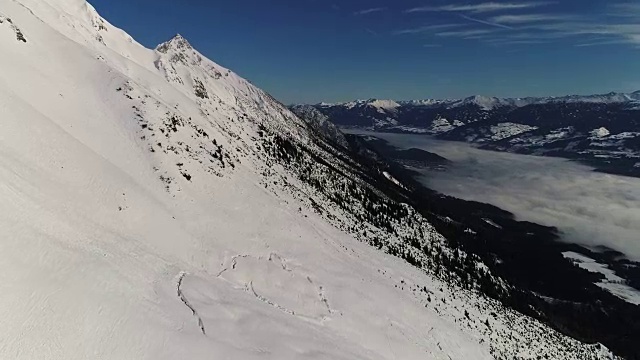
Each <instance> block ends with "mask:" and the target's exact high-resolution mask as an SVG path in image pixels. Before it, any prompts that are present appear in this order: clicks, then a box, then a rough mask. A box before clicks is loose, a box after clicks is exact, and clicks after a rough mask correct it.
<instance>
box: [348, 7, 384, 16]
mask: <svg viewBox="0 0 640 360" xmlns="http://www.w3.org/2000/svg"><path fill="white" fill-rule="evenodd" d="M386 10H387V8H386V7H377V8H369V9H363V10H360V11H356V12H354V13H353V14H354V15H368V14H373V13H377V12H382V11H386Z"/></svg>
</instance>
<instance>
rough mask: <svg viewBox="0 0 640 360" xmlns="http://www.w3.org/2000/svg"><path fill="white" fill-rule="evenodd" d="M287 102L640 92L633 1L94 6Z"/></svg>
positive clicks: (151, 39)
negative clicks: (187, 47)
mask: <svg viewBox="0 0 640 360" xmlns="http://www.w3.org/2000/svg"><path fill="white" fill-rule="evenodd" d="M90 2H91V3H92V4H93V5H94V6H95V7H96V8H97V9H98V11H99V12H100V13H101V14H102V15H103V16H104V17H105V18H107V20H109V21H110V22H111V23H113V24H114V25H116V26H118V27H121V28H123V29H124V30H126V31H127V32H128V33H129V34H131V35H132V36H133V37H134V38H136V39H137V40H138V41H140V42H141V43H143V44H144V45H146V46H148V47H155V46H156V45H157V44H158V43H161V42H163V41H166V40H168V39H169V38H171V37H172V36H173V35H175V34H176V33H180V34H182V35H183V36H184V37H186V38H187V39H188V40H189V41H190V42H191V43H192V45H194V47H196V48H197V49H198V50H199V51H200V52H202V53H203V54H205V55H206V56H207V57H209V58H211V59H212V60H214V61H215V62H218V63H220V64H221V65H223V66H226V67H229V68H231V69H232V70H234V71H235V72H237V73H239V74H240V75H242V76H244V77H246V78H247V79H249V80H251V81H252V82H253V83H254V84H256V85H258V86H260V87H262V88H264V89H265V90H267V91H269V92H270V93H272V94H273V95H274V96H275V97H277V98H278V99H280V100H281V101H283V102H285V103H294V102H296V103H298V102H307V103H315V102H320V101H347V100H353V99H361V98H390V99H422V98H458V97H465V96H469V95H474V94H482V95H488V96H513V97H521V96H539V95H566V94H590V93H602V92H609V91H635V90H640V1H637V0H635V1H631V0H557V1H518V0H513V1H499V0H496V1H474V0H467V1H465V0H461V1H445V0H441V1H438V0H422V1H420V0H404V1H400V0H342V1H337V0H329V1H327V0H269V1H267V0H182V1H176V0H129V1H125V0H90Z"/></svg>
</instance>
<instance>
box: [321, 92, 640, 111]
mask: <svg viewBox="0 0 640 360" xmlns="http://www.w3.org/2000/svg"><path fill="white" fill-rule="evenodd" d="M639 101H640V90H639V91H636V92H632V93H617V92H610V93H608V94H598V95H568V96H547V97H524V98H499V97H495V96H482V95H474V96H470V97H467V98H464V99H421V100H402V101H397V102H396V101H394V100H380V99H369V100H356V101H351V102H345V103H319V104H316V106H317V107H320V108H331V107H336V106H340V107H345V108H355V107H372V108H380V109H395V108H398V107H400V106H429V107H443V106H444V107H449V108H455V107H461V106H466V105H476V106H478V107H480V108H481V109H483V110H493V109H496V108H500V107H505V106H509V107H522V106H527V105H534V104H548V103H598V104H613V103H636V102H639Z"/></svg>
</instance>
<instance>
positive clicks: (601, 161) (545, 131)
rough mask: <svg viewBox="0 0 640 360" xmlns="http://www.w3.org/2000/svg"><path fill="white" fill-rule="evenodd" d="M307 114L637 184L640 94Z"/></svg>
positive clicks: (327, 108) (355, 107)
mask: <svg viewBox="0 0 640 360" xmlns="http://www.w3.org/2000/svg"><path fill="white" fill-rule="evenodd" d="M311 106H312V107H313V108H314V109H316V110H317V111H319V112H320V113H322V114H323V115H325V116H326V117H327V118H328V120H330V121H331V122H333V123H335V124H336V125H338V126H340V127H357V128H366V129H369V130H374V131H381V132H400V133H411V134H429V135H434V136H437V137H439V138H441V139H445V140H454V141H465V142H471V143H476V144H478V145H479V146H482V147H483V148H487V149H492V150H499V151H509V152H515V153H523V154H533V155H544V156H558V157H564V158H569V159H575V160H580V161H583V162H586V163H589V164H591V165H593V166H595V167H596V168H598V169H599V170H601V171H606V172H611V173H617V174H624V175H631V176H640V111H638V110H640V91H636V92H633V93H615V92H612V93H608V94H602V95H588V96H580V95H571V96H564V97H539V98H534V97H531V98H496V97H484V96H472V97H468V98H465V99H452V100H433V99H428V100H411V101H393V100H376V99H370V100H357V101H352V102H346V103H339V104H327V103H320V104H316V105H311ZM297 108H300V106H297ZM294 111H295V109H294Z"/></svg>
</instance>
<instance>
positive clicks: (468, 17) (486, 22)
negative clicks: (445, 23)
mask: <svg viewBox="0 0 640 360" xmlns="http://www.w3.org/2000/svg"><path fill="white" fill-rule="evenodd" d="M460 17H461V18H463V19H467V20H469V21H474V22H477V23H480V24H484V25H489V26H495V27H499V28H503V29H513V27H511V26H507V25H503V24H498V23H495V22H491V21H486V20H482V19H477V18H473V17H471V16H467V15H460Z"/></svg>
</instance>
